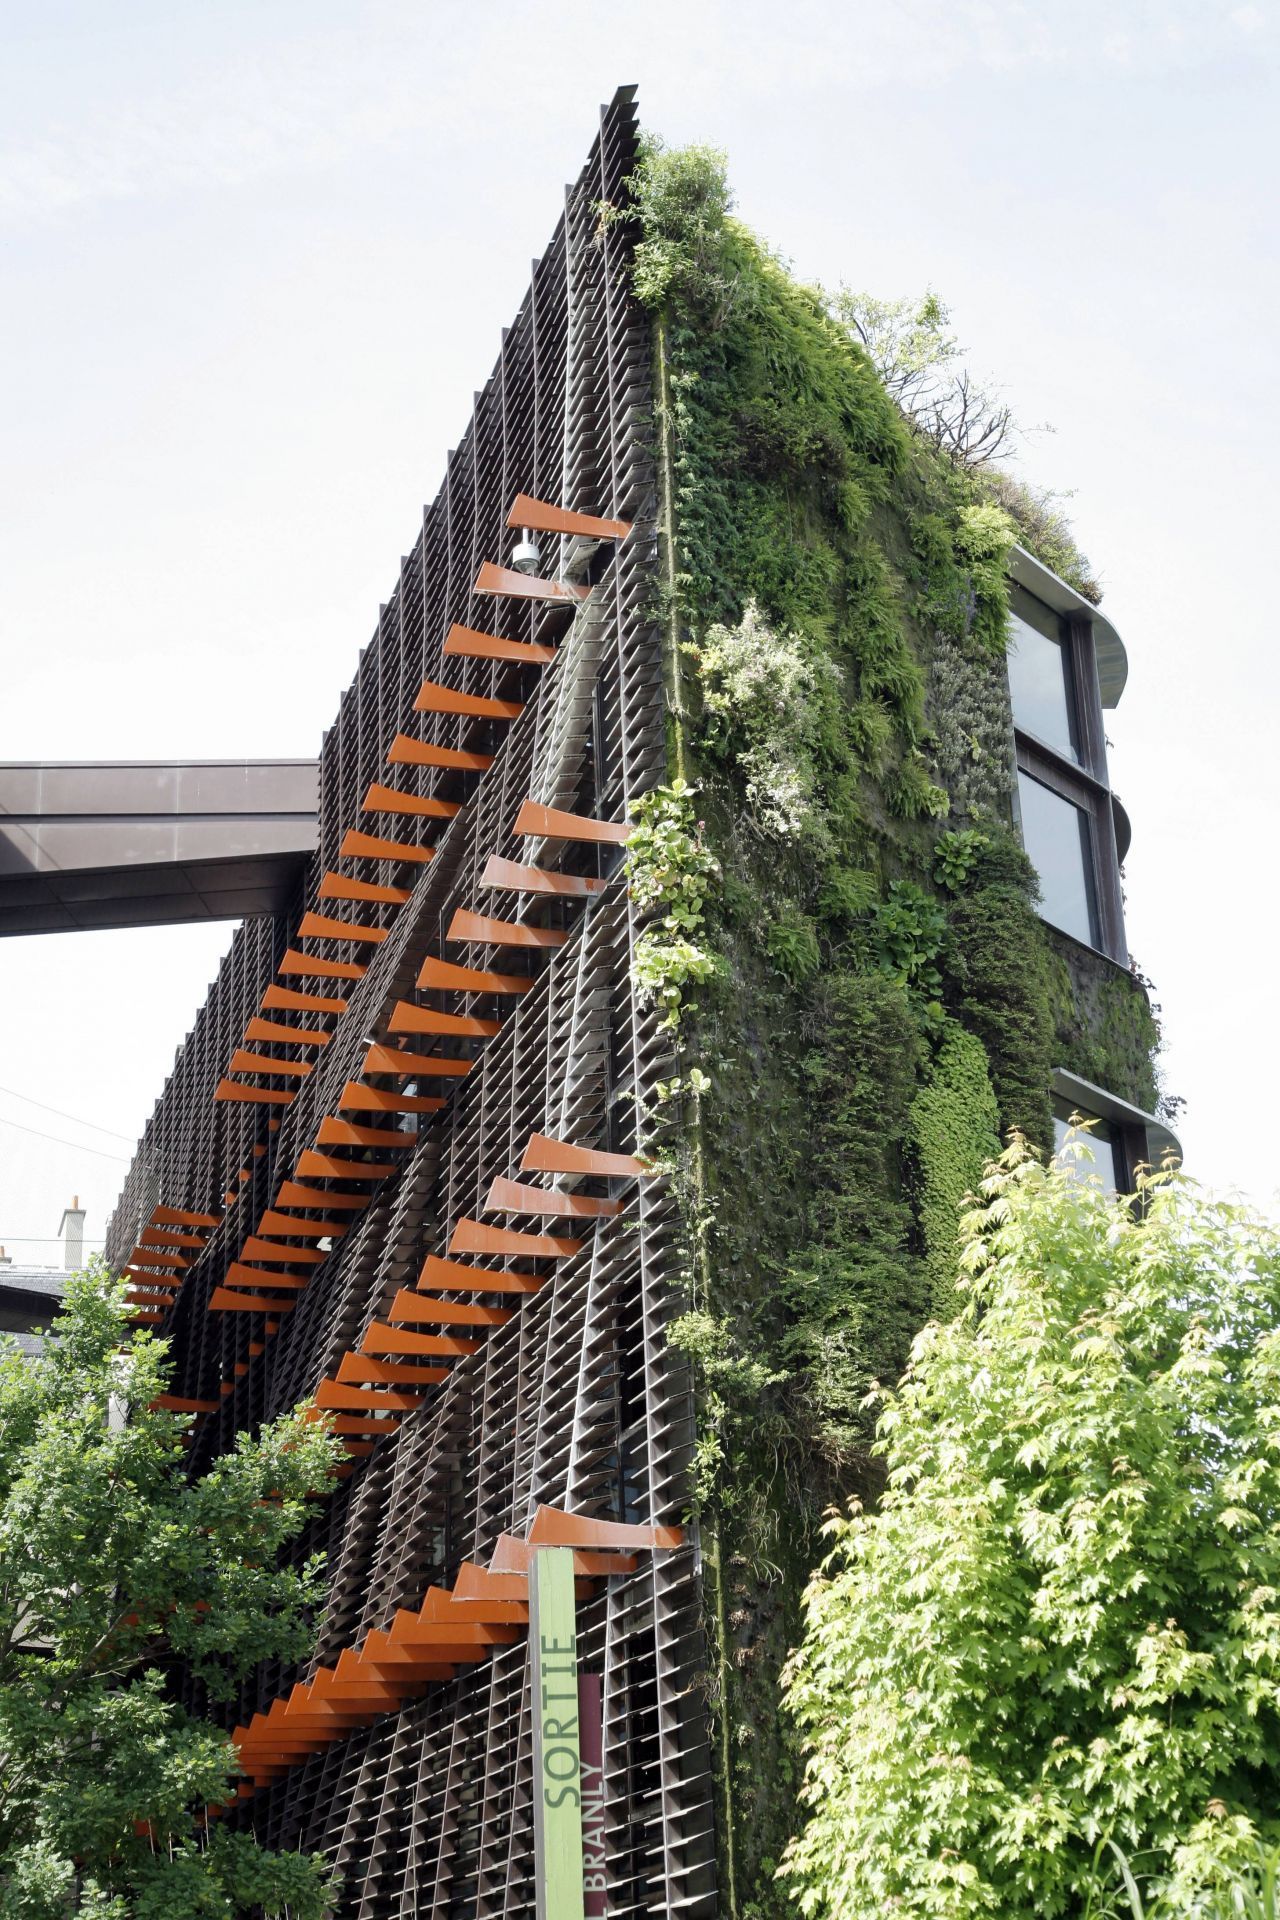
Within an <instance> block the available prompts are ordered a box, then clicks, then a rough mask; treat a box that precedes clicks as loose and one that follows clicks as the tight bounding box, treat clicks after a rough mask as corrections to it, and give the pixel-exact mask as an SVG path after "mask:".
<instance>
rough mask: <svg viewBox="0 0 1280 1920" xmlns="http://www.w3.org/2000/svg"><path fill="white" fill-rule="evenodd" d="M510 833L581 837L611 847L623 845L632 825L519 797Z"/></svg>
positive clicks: (535, 836)
mask: <svg viewBox="0 0 1280 1920" xmlns="http://www.w3.org/2000/svg"><path fill="white" fill-rule="evenodd" d="M512 831H513V832H514V833H519V834H525V835H528V836H529V837H531V838H536V839H540V840H582V841H586V842H589V843H591V844H592V845H594V844H596V843H597V842H599V843H601V844H603V845H607V846H613V847H622V846H625V845H626V843H627V841H628V840H629V839H630V837H631V833H632V828H631V824H630V822H629V821H626V820H595V819H593V818H592V817H591V815H590V814H586V813H563V812H562V811H561V810H560V809H559V808H558V807H544V806H542V805H541V803H540V802H539V801H537V800H522V801H521V803H520V811H519V813H517V815H516V819H515V826H514V827H513V829H512Z"/></svg>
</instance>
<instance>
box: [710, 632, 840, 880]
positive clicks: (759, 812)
mask: <svg viewBox="0 0 1280 1920" xmlns="http://www.w3.org/2000/svg"><path fill="white" fill-rule="evenodd" d="M694 651H695V653H696V655H697V659H698V664H699V668H700V671H701V675H702V689H703V695H702V697H703V707H704V713H705V722H704V731H705V736H706V740H707V744H708V745H709V746H710V747H711V749H712V750H713V751H718V752H719V753H721V754H722V755H723V754H727V753H732V755H733V759H734V763H735V765H736V768H737V771H738V774H739V776H740V777H741V779H742V781H743V783H744V787H745V792H746V801H747V807H748V810H749V812H750V815H751V818H752V820H753V822H754V823H755V825H756V826H757V828H758V829H759V830H760V831H761V832H762V833H765V834H768V835H772V836H775V837H776V838H778V839H782V840H801V839H804V838H806V837H807V838H809V839H815V840H819V841H822V842H824V843H825V841H826V839H827V838H828V834H827V829H826V823H825V818H824V815H823V814H822V812H821V811H820V810H819V801H820V797H821V777H820V774H819V770H818V762H819V758H820V755H821V752H822V742H823V738H824V735H825V736H826V738H827V739H830V738H831V736H832V734H833V732H834V730H835V729H836V728H837V727H838V726H839V718H840V708H839V702H840V693H841V682H840V674H839V670H838V669H837V667H836V665H835V663H834V662H833V661H832V660H831V659H830V657H829V656H828V655H826V654H824V653H823V652H821V651H820V650H818V649H815V648H814V647H812V646H811V645H809V646H807V645H806V643H805V641H804V639H803V638H802V636H801V635H800V634H799V633H794V632H782V633H779V632H777V631H775V630H774V629H773V628H772V627H771V626H770V625H769V623H768V622H767V621H766V620H765V617H764V615H763V614H762V613H761V611H760V608H759V606H758V605H757V603H756V602H755V601H754V600H750V601H748V603H747V606H746V610H745V611H744V613H743V616H742V619H741V621H740V622H739V623H738V625H737V626H736V627H726V626H723V625H720V624H716V625H714V626H712V628H711V629H710V631H709V632H708V634H707V637H706V639H705V640H704V642H703V643H702V645H701V646H700V647H698V648H696V649H694Z"/></svg>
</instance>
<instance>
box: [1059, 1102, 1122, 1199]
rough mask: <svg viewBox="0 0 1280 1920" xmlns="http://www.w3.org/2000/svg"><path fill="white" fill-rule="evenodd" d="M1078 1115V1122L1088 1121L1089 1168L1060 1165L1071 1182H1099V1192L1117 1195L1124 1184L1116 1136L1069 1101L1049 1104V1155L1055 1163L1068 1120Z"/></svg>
mask: <svg viewBox="0 0 1280 1920" xmlns="http://www.w3.org/2000/svg"><path fill="white" fill-rule="evenodd" d="M1073 1113H1078V1114H1079V1115H1080V1118H1081V1119H1082V1120H1092V1121H1093V1125H1092V1126H1091V1127H1090V1128H1089V1130H1088V1134H1087V1136H1086V1138H1087V1139H1088V1140H1089V1142H1090V1144H1091V1146H1092V1148H1093V1165H1092V1166H1090V1165H1089V1163H1088V1161H1086V1160H1065V1161H1062V1162H1061V1163H1060V1164H1061V1165H1062V1167H1063V1168H1064V1170H1065V1171H1066V1172H1067V1173H1069V1174H1070V1175H1071V1177H1072V1179H1073V1180H1090V1179H1093V1180H1100V1181H1101V1182H1102V1186H1103V1191H1104V1192H1106V1193H1119V1192H1120V1191H1121V1189H1122V1187H1123V1184H1124V1168H1123V1162H1122V1159H1121V1153H1120V1135H1119V1133H1118V1131H1117V1129H1116V1128H1115V1127H1113V1126H1112V1124H1111V1122H1110V1121H1109V1120H1100V1119H1099V1118H1098V1117H1097V1115H1096V1114H1092V1113H1086V1112H1085V1110H1084V1109H1083V1108H1082V1107H1073V1106H1072V1105H1071V1102H1070V1101H1069V1100H1062V1099H1059V1098H1058V1096H1057V1095H1056V1094H1055V1095H1054V1101H1053V1153H1054V1158H1055V1159H1057V1158H1058V1156H1059V1155H1060V1154H1061V1152H1062V1148H1063V1145H1064V1143H1065V1141H1066V1138H1067V1135H1068V1133H1069V1132H1070V1131H1071V1116H1072V1114H1073Z"/></svg>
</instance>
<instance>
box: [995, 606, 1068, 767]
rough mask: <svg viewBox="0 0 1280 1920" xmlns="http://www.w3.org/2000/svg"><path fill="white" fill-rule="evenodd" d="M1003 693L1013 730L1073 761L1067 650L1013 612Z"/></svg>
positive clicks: (1059, 641)
mask: <svg viewBox="0 0 1280 1920" xmlns="http://www.w3.org/2000/svg"><path fill="white" fill-rule="evenodd" d="M1009 693H1010V696H1011V698H1012V701H1013V719H1014V725H1015V726H1018V727H1021V728H1022V730H1023V732H1024V733H1033V734H1034V735H1035V737H1036V739H1037V740H1043V741H1044V743H1045V745H1046V746H1047V747H1052V748H1053V749H1054V750H1055V752H1057V753H1061V754H1065V755H1066V757H1067V758H1068V759H1069V760H1077V761H1078V760H1079V758H1080V755H1079V752H1078V751H1077V745H1076V725H1075V700H1074V697H1073V691H1072V686H1071V669H1070V664H1069V661H1068V658H1067V649H1066V647H1065V646H1064V645H1063V643H1062V641H1061V640H1055V639H1051V638H1050V636H1049V635H1048V634H1047V633H1041V632H1040V630H1039V629H1038V628H1037V627H1033V626H1032V625H1031V624H1030V622H1029V621H1027V620H1024V619H1023V618H1022V616H1021V614H1019V613H1011V614H1010V615H1009Z"/></svg>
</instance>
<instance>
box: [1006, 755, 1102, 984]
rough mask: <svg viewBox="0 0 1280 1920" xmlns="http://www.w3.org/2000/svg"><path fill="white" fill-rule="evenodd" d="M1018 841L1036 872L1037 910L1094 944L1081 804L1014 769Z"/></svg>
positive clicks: (1088, 857)
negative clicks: (1018, 807) (1018, 809)
mask: <svg viewBox="0 0 1280 1920" xmlns="http://www.w3.org/2000/svg"><path fill="white" fill-rule="evenodd" d="M1018 799H1019V802H1020V803H1021V808H1022V844H1023V845H1024V846H1025V848H1026V850H1027V853H1028V855H1029V857H1030V860H1031V864H1032V866H1033V867H1034V868H1035V870H1036V872H1037V874H1038V875H1039V877H1040V912H1041V914H1042V915H1043V917H1044V918H1045V919H1046V920H1047V921H1049V923H1050V925H1051V926H1055V927H1061V929H1062V931H1063V932H1064V933H1070V934H1073V935H1074V936H1075V938H1076V939H1077V940H1083V942H1084V943H1085V945H1086V946H1089V947H1096V946H1097V944H1098V932H1097V914H1096V909H1095V905H1094V890H1093V860H1092V857H1091V854H1090V850H1089V822H1088V820H1087V818H1086V817H1085V814H1084V811H1083V809H1082V808H1080V807H1077V806H1075V805H1074V804H1073V803H1072V802H1071V801H1070V800H1064V799H1063V797H1062V795H1061V794H1060V793H1054V792H1053V791H1052V790H1051V789H1050V788H1049V787H1046V786H1043V785H1042V784H1041V782H1040V781H1039V780H1033V779H1032V778H1031V776H1030V774H1027V773H1021V772H1020V773H1019V774H1018Z"/></svg>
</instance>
